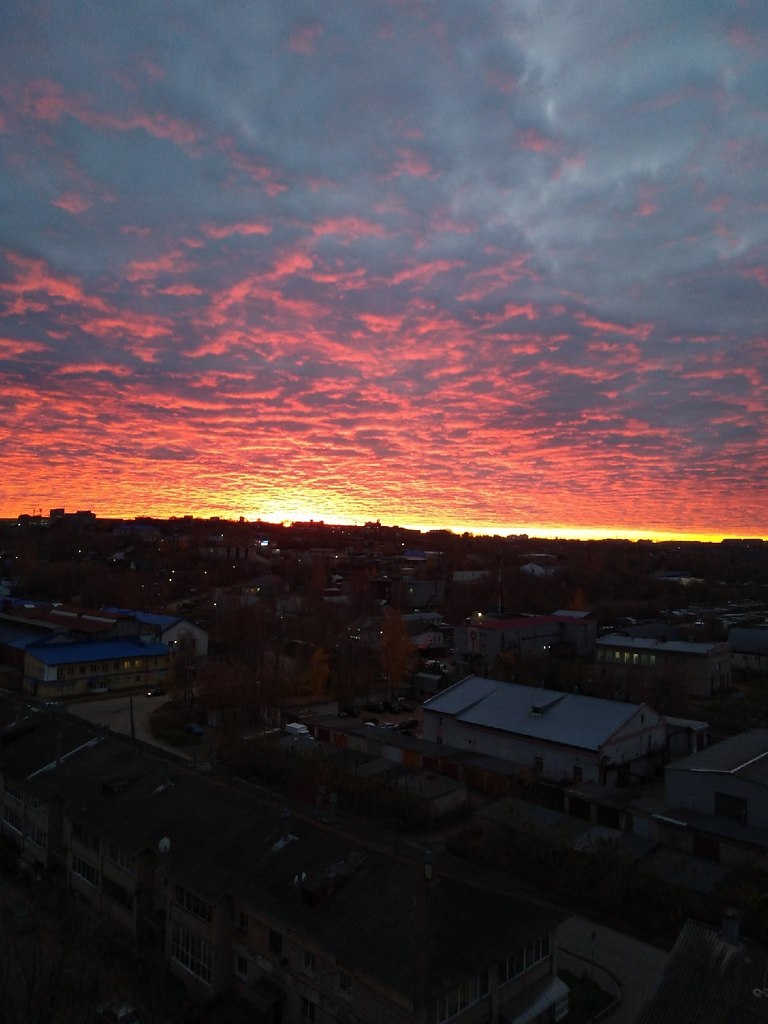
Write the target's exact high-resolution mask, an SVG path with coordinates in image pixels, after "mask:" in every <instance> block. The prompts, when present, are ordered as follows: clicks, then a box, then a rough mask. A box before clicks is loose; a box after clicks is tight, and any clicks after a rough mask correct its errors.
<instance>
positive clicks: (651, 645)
mask: <svg viewBox="0 0 768 1024" xmlns="http://www.w3.org/2000/svg"><path fill="white" fill-rule="evenodd" d="M595 643H596V644H597V646H598V647H620V648H621V649H622V650H627V651H675V652H677V653H678V654H707V653H708V652H709V651H711V650H714V648H716V647H723V648H725V647H727V646H728V645H727V644H725V643H723V642H722V641H719V640H718V641H713V642H710V643H695V642H694V641H688V640H662V639H660V638H658V637H645V636H626V635H625V634H624V633H609V634H608V636H601V637H600V638H599V639H598V640H596V641H595Z"/></svg>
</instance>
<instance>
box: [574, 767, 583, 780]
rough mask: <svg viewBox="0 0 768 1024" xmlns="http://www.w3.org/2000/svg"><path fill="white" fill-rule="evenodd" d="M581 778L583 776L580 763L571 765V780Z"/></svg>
mask: <svg viewBox="0 0 768 1024" xmlns="http://www.w3.org/2000/svg"><path fill="white" fill-rule="evenodd" d="M583 778H584V771H583V769H582V767H581V765H580V764H575V765H574V766H573V781H574V782H581V781H582V780H583Z"/></svg>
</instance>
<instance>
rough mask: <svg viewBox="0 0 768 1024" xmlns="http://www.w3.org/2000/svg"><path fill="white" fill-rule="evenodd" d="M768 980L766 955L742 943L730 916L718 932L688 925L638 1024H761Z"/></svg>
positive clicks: (767, 1016)
mask: <svg viewBox="0 0 768 1024" xmlns="http://www.w3.org/2000/svg"><path fill="white" fill-rule="evenodd" d="M767 978H768V950H766V949H765V948H764V947H763V946H761V945H759V944H758V943H756V942H750V941H747V940H745V939H743V938H741V936H740V935H739V924H738V919H737V917H736V916H735V915H734V914H732V913H730V914H728V913H726V914H725V915H724V916H723V923H722V926H721V928H720V929H717V928H713V927H711V926H710V925H706V924H700V923H699V922H698V921H686V923H685V925H684V926H683V929H682V931H681V932H680V934H679V936H678V937H677V941H676V942H675V945H674V947H673V949H672V952H671V953H670V954H669V958H668V960H667V964H666V967H665V968H664V973H663V975H662V977H661V981H660V982H659V987H658V989H657V990H656V993H655V994H654V995H653V997H652V998H651V999H650V1000H649V1001H648V1002H647V1003H646V1005H645V1006H644V1007H643V1009H642V1010H641V1012H640V1014H639V1016H638V1017H637V1019H636V1024H680V1022H682V1021H685V1022H690V1024H699V1022H700V1024H709V1022H710V1021H711V1022H712V1024H760V1022H765V1021H768V987H766V979H767Z"/></svg>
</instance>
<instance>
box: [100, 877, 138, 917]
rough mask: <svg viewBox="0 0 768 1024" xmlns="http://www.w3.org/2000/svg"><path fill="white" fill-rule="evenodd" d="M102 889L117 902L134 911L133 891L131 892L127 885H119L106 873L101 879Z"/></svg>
mask: <svg viewBox="0 0 768 1024" xmlns="http://www.w3.org/2000/svg"><path fill="white" fill-rule="evenodd" d="M101 891H102V892H103V893H104V895H105V896H109V898H110V899H111V900H114V902H115V903H119V904H120V906H121V907H124V908H125V909H126V910H130V911H131V912H132V911H133V893H131V892H129V891H128V889H126V888H125V886H122V885H118V883H117V882H114V881H113V880H112V879H111V878H109V877H108V876H107V875H104V877H103V878H102V880H101Z"/></svg>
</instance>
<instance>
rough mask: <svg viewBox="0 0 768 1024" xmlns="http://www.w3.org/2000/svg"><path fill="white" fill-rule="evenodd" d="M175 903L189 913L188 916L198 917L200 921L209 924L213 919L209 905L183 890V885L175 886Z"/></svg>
mask: <svg viewBox="0 0 768 1024" xmlns="http://www.w3.org/2000/svg"><path fill="white" fill-rule="evenodd" d="M176 902H177V903H178V904H179V905H180V906H182V907H184V909H185V910H187V911H189V913H190V914H194V915H195V917H199V918H200V920H201V921H208V922H210V921H211V919H212V918H213V911H212V910H211V905H210V903H206V902H205V900H202V899H200V897H199V896H196V895H195V893H193V892H190V891H189V889H185V888H184V886H183V885H177V886H176Z"/></svg>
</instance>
